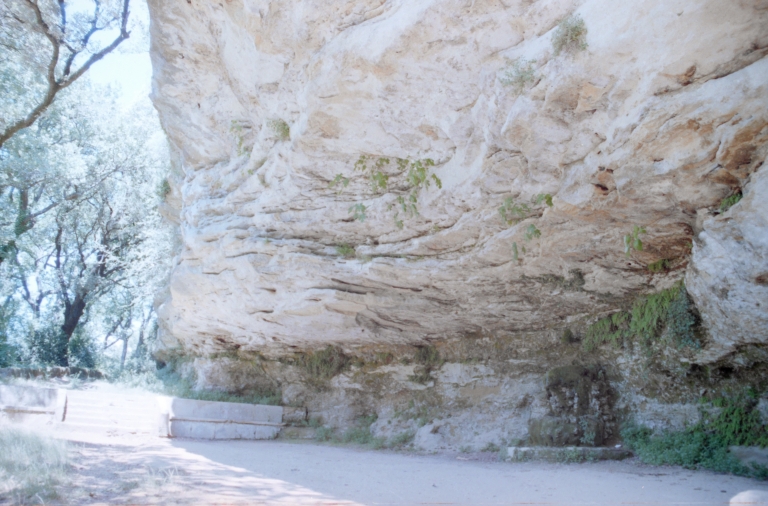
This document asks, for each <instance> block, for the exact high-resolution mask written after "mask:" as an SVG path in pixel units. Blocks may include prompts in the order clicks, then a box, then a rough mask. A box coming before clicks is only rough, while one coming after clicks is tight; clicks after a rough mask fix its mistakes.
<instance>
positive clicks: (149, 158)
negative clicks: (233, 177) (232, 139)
mask: <svg viewBox="0 0 768 506" xmlns="http://www.w3.org/2000/svg"><path fill="white" fill-rule="evenodd" d="M97 97H100V98H97ZM116 109H117V107H116V105H115V104H114V100H113V98H112V97H111V96H110V94H109V93H105V90H95V89H93V88H92V87H91V86H89V85H88V83H87V82H82V83H79V84H78V85H77V87H75V88H73V89H72V90H70V91H69V92H68V93H67V94H66V95H65V96H63V97H62V99H61V100H58V101H57V102H56V103H55V104H54V105H53V106H52V107H51V108H50V109H49V110H48V111H47V112H46V114H45V115H44V116H43V117H42V118H41V120H40V121H38V122H37V123H36V124H35V125H34V126H33V127H32V128H28V129H26V130H25V131H24V132H22V133H20V134H19V135H17V136H15V137H14V138H13V139H11V140H10V141H9V142H8V143H7V144H6V146H5V147H4V148H2V150H0V234H1V235H2V236H3V237H2V238H3V243H2V244H5V245H6V248H5V258H6V262H5V263H4V264H0V267H2V268H3V271H4V273H3V274H4V275H5V276H6V279H9V280H11V281H12V283H13V287H14V295H13V297H14V299H15V300H18V301H20V302H21V303H22V304H24V306H23V307H24V311H19V312H18V315H17V319H20V320H23V321H24V322H26V323H25V325H22V327H25V328H26V329H27V330H26V332H27V334H28V336H29V360H31V361H37V362H44V363H55V364H58V365H72V364H71V360H72V359H73V358H74V359H75V360H76V361H79V362H80V363H81V364H83V363H91V362H92V360H91V359H89V358H88V357H89V356H90V354H92V352H91V351H89V350H91V348H89V347H88V346H89V345H88V343H89V342H91V341H92V339H91V337H89V335H88V333H87V332H85V330H84V329H85V328H86V326H89V327H91V328H92V329H94V331H95V332H101V331H104V332H106V335H107V337H109V336H110V333H109V330H108V329H107V327H108V326H109V325H110V322H111V321H112V320H114V318H112V316H111V315H113V314H115V315H123V316H120V317H119V320H121V322H122V323H120V326H119V329H122V330H121V332H122V333H119V334H118V336H119V337H120V338H121V339H122V340H123V345H124V347H123V358H122V363H124V362H125V356H126V354H127V350H128V339H130V337H131V336H132V335H134V334H135V332H134V329H133V328H132V325H133V322H134V321H136V322H137V325H140V326H141V327H146V326H147V325H151V324H150V322H149V319H151V317H152V313H151V311H150V312H149V316H146V306H147V305H150V306H151V299H152V296H153V294H154V292H155V290H156V289H157V287H158V285H159V283H160V282H162V280H163V279H164V277H165V270H166V269H167V265H168V260H169V258H170V257H171V254H170V250H169V246H170V243H169V241H168V237H169V231H168V228H167V227H164V226H163V224H162V220H161V218H160V215H159V213H158V211H157V204H158V196H157V195H156V188H157V187H158V186H159V184H160V181H161V180H162V179H163V176H164V175H165V173H166V172H167V170H168V159H167V152H165V151H164V150H163V149H161V147H162V142H159V137H161V132H160V130H159V124H158V122H157V118H156V116H155V113H154V111H153V110H152V109H151V106H150V105H149V104H148V103H145V104H143V105H142V106H140V107H138V108H134V109H133V110H131V111H128V112H127V113H125V114H123V115H119V114H116V112H115V111H116ZM148 125H154V126H153V127H151V128H148ZM153 146H154V147H153ZM19 223H21V224H22V225H21V226H20V225H19ZM20 231H21V232H20ZM148 301H149V304H148V303H147V302H148ZM140 312H143V313H144V314H142V316H141V317H139V316H138V315H139V313H140ZM134 314H135V315H136V317H133V316H132V315H134ZM145 320H147V321H145ZM119 329H118V328H116V329H115V331H113V333H114V332H116V331H117V330H119ZM142 332H143V331H142V330H141V329H139V334H140V335H141V334H142ZM74 350H80V351H77V352H75V351H74Z"/></svg>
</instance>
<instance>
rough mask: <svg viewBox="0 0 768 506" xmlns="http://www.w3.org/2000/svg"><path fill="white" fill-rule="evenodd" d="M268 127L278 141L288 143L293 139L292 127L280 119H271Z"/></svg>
mask: <svg viewBox="0 0 768 506" xmlns="http://www.w3.org/2000/svg"><path fill="white" fill-rule="evenodd" d="M267 126H268V127H269V128H270V129H271V130H272V132H273V133H274V134H275V136H276V137H277V139H278V140H281V141H287V140H288V139H290V138H291V127H290V126H288V123H286V122H285V121H283V120H282V119H280V118H277V119H270V120H268V121H267Z"/></svg>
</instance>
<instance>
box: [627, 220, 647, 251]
mask: <svg viewBox="0 0 768 506" xmlns="http://www.w3.org/2000/svg"><path fill="white" fill-rule="evenodd" d="M644 233H645V228H644V227H638V226H637V225H635V227H634V228H633V229H632V233H631V234H627V235H625V236H624V254H625V255H626V256H627V257H629V256H630V255H631V254H632V250H635V251H643V241H641V240H640V234H644Z"/></svg>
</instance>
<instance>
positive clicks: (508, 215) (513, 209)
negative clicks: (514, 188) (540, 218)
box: [499, 193, 554, 225]
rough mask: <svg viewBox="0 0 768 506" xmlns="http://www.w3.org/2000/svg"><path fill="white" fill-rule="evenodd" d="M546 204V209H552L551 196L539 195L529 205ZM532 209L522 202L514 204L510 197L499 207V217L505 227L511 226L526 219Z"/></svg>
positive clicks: (547, 194) (546, 194)
mask: <svg viewBox="0 0 768 506" xmlns="http://www.w3.org/2000/svg"><path fill="white" fill-rule="evenodd" d="M542 203H543V204H546V205H547V207H552V206H553V205H554V204H553V202H552V195H550V194H549V193H540V194H538V195H536V196H535V197H533V198H532V199H531V204H532V205H533V206H534V207H536V206H539V205H541V204H542ZM531 211H533V209H532V208H531V206H529V205H528V204H526V203H524V202H519V203H516V202H515V199H514V198H512V197H507V198H506V199H504V203H503V204H501V207H499V216H501V219H502V221H503V222H504V223H506V224H507V225H513V224H515V223H519V222H521V221H522V220H524V219H526V218H527V217H528V216H529V215H530V214H531Z"/></svg>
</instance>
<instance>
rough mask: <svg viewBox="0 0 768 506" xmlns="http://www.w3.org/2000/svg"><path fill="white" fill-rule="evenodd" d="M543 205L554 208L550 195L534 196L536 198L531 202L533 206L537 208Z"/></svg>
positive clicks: (540, 194)
mask: <svg viewBox="0 0 768 506" xmlns="http://www.w3.org/2000/svg"><path fill="white" fill-rule="evenodd" d="M542 202H543V203H545V204H546V205H547V207H552V206H554V203H553V202H552V195H551V194H549V193H539V194H538V195H536V197H535V198H534V200H533V204H534V205H536V206H538V205H539V204H541V203H542Z"/></svg>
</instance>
